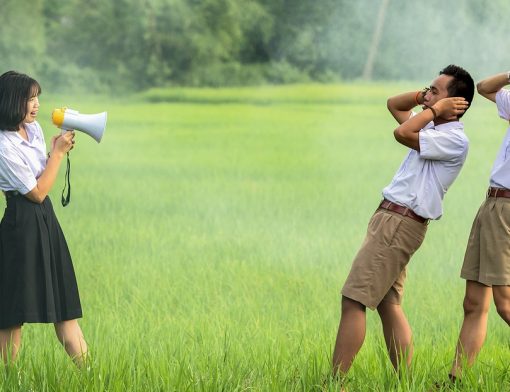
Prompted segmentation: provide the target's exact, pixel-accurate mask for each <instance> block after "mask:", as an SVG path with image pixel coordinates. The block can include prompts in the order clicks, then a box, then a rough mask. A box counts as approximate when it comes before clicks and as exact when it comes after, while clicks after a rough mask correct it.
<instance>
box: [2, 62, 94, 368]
mask: <svg viewBox="0 0 510 392" xmlns="http://www.w3.org/2000/svg"><path fill="white" fill-rule="evenodd" d="M40 93H41V87H40V85H39V83H38V82H37V81H36V80H34V79H32V78H31V77H29V76H27V75H24V74H20V73H17V72H14V71H9V72H6V73H4V74H3V75H1V76H0V189H1V190H2V191H3V192H4V194H5V197H6V203H7V207H6V209H5V213H4V216H3V218H2V221H1V222H0V353H1V354H2V357H3V360H4V362H5V363H8V362H9V361H13V360H14V359H16V356H17V353H18V350H19V348H20V344H21V327H22V325H23V324H24V323H54V325H55V332H56V334H57V336H58V339H59V340H60V341H61V342H62V344H63V345H64V347H65V349H66V351H67V353H68V354H69V355H70V356H71V357H72V358H73V359H74V361H75V362H76V363H77V364H78V365H81V364H83V362H84V360H85V359H86V354H87V344H86V342H85V339H84V338H83V334H82V331H81V329H80V326H79V325H78V322H77V319H78V318H80V317H81V316H82V310H81V304H80V297H79V293H78V286H77V283H76V277H75V274H74V269H73V264H72V261H71V255H70V253H69V249H68V247H67V243H66V240H65V237H64V234H63V233H62V230H61V228H60V224H59V223H58V220H57V217H56V216H55V213H54V211H53V206H52V204H51V201H50V198H49V196H48V193H49V191H50V189H51V187H52V186H53V184H54V182H55V179H56V177H57V173H58V170H59V168H60V165H61V163H62V160H63V159H64V157H65V156H66V153H68V152H69V151H70V150H71V149H72V148H73V146H74V131H68V132H65V133H64V134H59V135H57V136H54V137H52V139H51V152H50V154H48V157H47V155H46V144H45V141H44V135H43V132H42V129H41V127H40V125H39V123H38V122H37V121H36V117H37V113H38V110H39V98H38V97H39V94H40Z"/></svg>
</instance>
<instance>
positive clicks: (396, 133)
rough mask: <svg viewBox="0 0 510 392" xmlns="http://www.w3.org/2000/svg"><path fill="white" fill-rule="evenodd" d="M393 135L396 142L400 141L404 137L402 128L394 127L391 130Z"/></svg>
mask: <svg viewBox="0 0 510 392" xmlns="http://www.w3.org/2000/svg"><path fill="white" fill-rule="evenodd" d="M393 136H394V137H395V139H396V140H397V142H399V143H402V140H403V139H404V135H403V133H402V130H401V129H400V127H398V128H396V129H395V130H394V131H393Z"/></svg>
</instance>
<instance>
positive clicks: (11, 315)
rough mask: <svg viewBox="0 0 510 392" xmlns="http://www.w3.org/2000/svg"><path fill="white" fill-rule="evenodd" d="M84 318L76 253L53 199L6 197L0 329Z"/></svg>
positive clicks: (0, 226) (0, 229) (0, 235)
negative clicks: (69, 244) (56, 214)
mask: <svg viewBox="0 0 510 392" xmlns="http://www.w3.org/2000/svg"><path fill="white" fill-rule="evenodd" d="M80 317H82V310H81V304H80V296H79V293H78V285H77V283H76V276H75V273H74V268H73V263H72V260H71V254H70V253H69V249H68V247H67V242H66V240H65V237H64V233H63V232H62V229H61V228H60V224H59V223H58V220H57V217H56V216H55V212H54V211H53V205H52V204H51V200H50V198H49V197H46V199H45V200H44V202H43V203H42V204H38V203H33V202H31V201H30V200H28V199H27V198H26V197H24V196H23V195H21V194H17V195H14V196H13V195H12V194H11V193H9V195H8V197H7V207H6V209H5V213H4V216H3V218H2V221H1V222H0V329H5V328H9V327H13V326H16V325H21V324H23V323H55V322H60V321H65V320H72V319H76V318H80Z"/></svg>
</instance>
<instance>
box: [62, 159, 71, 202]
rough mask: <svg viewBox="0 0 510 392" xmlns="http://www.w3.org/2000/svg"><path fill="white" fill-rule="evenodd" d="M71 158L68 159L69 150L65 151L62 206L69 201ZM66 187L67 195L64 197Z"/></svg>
mask: <svg viewBox="0 0 510 392" xmlns="http://www.w3.org/2000/svg"><path fill="white" fill-rule="evenodd" d="M70 177H71V160H70V159H69V152H68V153H67V165H66V174H65V177H64V178H65V180H64V189H62V206H63V207H65V206H66V205H68V204H69V202H70V201H71V180H70ZM66 188H67V195H66V196H65V197H64V193H65V191H66Z"/></svg>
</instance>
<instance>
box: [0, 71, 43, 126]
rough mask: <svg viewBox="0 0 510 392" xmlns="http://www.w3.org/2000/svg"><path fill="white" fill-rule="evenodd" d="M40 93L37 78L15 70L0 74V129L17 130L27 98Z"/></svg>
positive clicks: (24, 114)
mask: <svg viewBox="0 0 510 392" xmlns="http://www.w3.org/2000/svg"><path fill="white" fill-rule="evenodd" d="M40 93H41V86H40V85H39V83H38V82H37V80H35V79H32V78H31V77H30V76H28V75H25V74H22V73H18V72H16V71H7V72H5V73H4V74H3V75H1V76H0V131H14V132H15V131H17V130H18V128H19V126H20V125H21V123H22V122H23V120H24V119H25V117H26V116H27V103H28V100H29V99H30V98H32V97H34V96H38V95H39V94H40Z"/></svg>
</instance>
